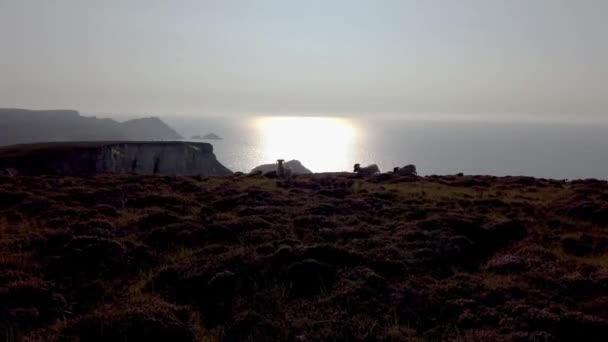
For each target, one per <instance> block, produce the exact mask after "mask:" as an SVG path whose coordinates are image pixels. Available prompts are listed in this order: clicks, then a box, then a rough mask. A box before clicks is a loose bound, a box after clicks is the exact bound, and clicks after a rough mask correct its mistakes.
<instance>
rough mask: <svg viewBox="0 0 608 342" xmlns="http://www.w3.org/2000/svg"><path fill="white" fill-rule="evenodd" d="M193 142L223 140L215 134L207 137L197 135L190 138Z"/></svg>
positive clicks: (206, 135)
mask: <svg viewBox="0 0 608 342" xmlns="http://www.w3.org/2000/svg"><path fill="white" fill-rule="evenodd" d="M190 139H193V140H222V137H220V136H219V135H217V134H215V133H209V134H205V135H200V134H196V135H193V136H191V137H190Z"/></svg>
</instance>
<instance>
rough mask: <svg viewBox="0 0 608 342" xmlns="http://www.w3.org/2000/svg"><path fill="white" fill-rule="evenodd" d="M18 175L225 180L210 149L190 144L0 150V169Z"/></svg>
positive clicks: (118, 143) (76, 145) (226, 171)
mask: <svg viewBox="0 0 608 342" xmlns="http://www.w3.org/2000/svg"><path fill="white" fill-rule="evenodd" d="M9 168H10V169H15V170H16V171H17V172H18V173H19V174H27V175H38V174H62V175H77V174H96V173H136V174H158V175H182V176H195V175H201V176H227V175H230V174H232V172H231V171H230V170H229V169H227V168H226V167H225V166H223V165H222V164H221V163H220V162H219V161H218V160H217V158H216V157H215V154H213V146H212V145H211V144H207V143H192V142H180V141H170V142H131V141H128V142H127V141H116V142H67V143H44V144H28V145H13V146H7V147H3V148H0V169H9Z"/></svg>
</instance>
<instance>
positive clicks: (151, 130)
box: [0, 108, 183, 145]
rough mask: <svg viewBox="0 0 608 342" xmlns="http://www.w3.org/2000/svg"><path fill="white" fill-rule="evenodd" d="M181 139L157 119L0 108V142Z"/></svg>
mask: <svg viewBox="0 0 608 342" xmlns="http://www.w3.org/2000/svg"><path fill="white" fill-rule="evenodd" d="M176 139H183V138H182V136H181V135H179V134H178V133H177V132H176V131H175V130H173V129H172V128H171V127H169V126H168V125H167V124H165V123H164V122H163V121H161V120H160V119H158V118H153V117H151V118H142V119H134V120H129V121H125V122H118V121H114V120H112V119H98V118H94V117H85V116H81V115H80V114H79V113H78V112H77V111H74V110H26V109H10V108H0V145H12V144H24V143H37V142H54V141H113V140H176Z"/></svg>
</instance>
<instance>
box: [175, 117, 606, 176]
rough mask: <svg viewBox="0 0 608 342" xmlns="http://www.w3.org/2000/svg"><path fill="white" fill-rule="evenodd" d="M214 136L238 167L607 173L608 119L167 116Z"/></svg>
mask: <svg viewBox="0 0 608 342" xmlns="http://www.w3.org/2000/svg"><path fill="white" fill-rule="evenodd" d="M163 119H164V120H165V121H166V122H167V123H168V124H170V125H171V126H172V127H174V128H175V129H176V130H178V131H179V132H180V133H181V134H182V135H184V136H185V137H191V136H192V135H196V134H203V135H204V134H206V133H211V132H212V133H216V134H218V135H219V136H221V137H222V138H223V139H222V140H211V141H208V142H210V143H211V144H213V146H214V151H215V154H216V156H217V158H218V159H219V160H220V162H222V164H224V165H225V166H227V167H228V168H230V169H231V170H233V171H243V172H249V171H250V170H251V169H252V168H254V167H255V166H257V165H260V164H265V163H273V162H275V161H276V159H285V160H291V159H297V160H300V161H301V162H302V163H303V164H304V166H306V167H308V168H309V169H311V170H312V171H313V172H330V171H351V170H352V167H353V164H355V163H361V164H362V165H366V164H371V163H375V164H378V166H379V167H380V169H381V170H382V171H390V170H392V168H393V167H395V166H403V165H406V164H415V165H416V167H417V169H418V172H419V174H421V175H431V174H438V175H445V174H456V173H460V172H462V173H464V174H475V175H477V174H483V175H495V176H507V175H512V176H515V175H523V176H533V177H541V178H556V179H579V178H599V179H608V134H606V132H608V130H607V129H608V124H606V123H594V124H583V123H563V122H560V123H557V122H542V123H541V122H529V121H510V122H507V121H483V120H412V119H361V118H344V117H335V118H331V117H277V116H273V117H263V116H260V117H244V118H243V117H240V118H228V119H226V118H169V117H165V118H163Z"/></svg>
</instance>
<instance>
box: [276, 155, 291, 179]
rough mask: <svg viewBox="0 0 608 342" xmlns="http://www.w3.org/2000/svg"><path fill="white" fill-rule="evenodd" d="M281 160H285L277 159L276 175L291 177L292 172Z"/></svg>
mask: <svg viewBox="0 0 608 342" xmlns="http://www.w3.org/2000/svg"><path fill="white" fill-rule="evenodd" d="M283 162H285V160H284V159H279V160H277V163H278V165H277V176H279V178H291V175H292V173H293V172H292V171H291V169H290V168H289V167H288V166H285V165H283Z"/></svg>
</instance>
